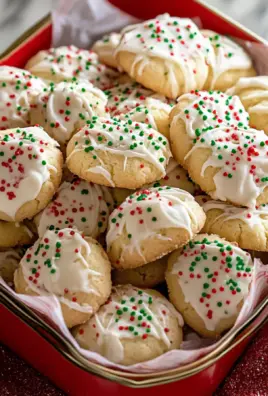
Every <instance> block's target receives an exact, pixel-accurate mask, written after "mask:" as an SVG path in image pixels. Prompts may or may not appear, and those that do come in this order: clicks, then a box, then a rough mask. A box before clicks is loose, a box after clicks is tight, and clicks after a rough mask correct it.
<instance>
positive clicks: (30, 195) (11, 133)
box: [0, 127, 57, 219]
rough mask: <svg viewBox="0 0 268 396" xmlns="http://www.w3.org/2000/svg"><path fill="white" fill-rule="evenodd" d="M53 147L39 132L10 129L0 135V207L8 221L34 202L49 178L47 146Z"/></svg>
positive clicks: (53, 141)
mask: <svg viewBox="0 0 268 396" xmlns="http://www.w3.org/2000/svg"><path fill="white" fill-rule="evenodd" d="M51 146H54V147H56V146H57V142H56V141H55V140H53V139H51V138H50V137H49V136H48V134H47V133H46V132H44V131H43V129H41V128H38V127H29V128H21V129H10V130H7V131H2V132H1V134H0V147H1V148H0V158H1V161H0V169H1V180H0V208H1V211H2V212H4V213H5V214H6V215H7V216H9V217H10V218H11V219H15V215H16V212H17V210H18V209H19V208H20V207H21V206H22V205H23V204H25V203H26V202H29V201H31V200H34V199H35V198H36V197H37V196H38V194H39V192H40V190H41V188H42V186H43V184H44V183H45V182H46V181H47V180H49V178H50V173H49V171H50V169H52V170H55V169H54V168H52V167H51V166H50V164H49V156H48V154H47V150H46V148H47V147H51Z"/></svg>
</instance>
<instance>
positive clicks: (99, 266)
mask: <svg viewBox="0 0 268 396" xmlns="http://www.w3.org/2000/svg"><path fill="white" fill-rule="evenodd" d="M14 283H15V290H16V292H17V293H21V294H28V295H31V296H36V295H40V296H48V295H54V296H56V297H57V299H58V300H59V302H60V304H61V309H62V314H63V318H64V321H65V323H66V325H67V326H68V327H73V326H75V325H78V324H80V323H83V322H85V321H86V320H88V319H89V318H90V317H91V316H92V315H93V314H94V313H95V312H96V311H97V310H98V309H99V307H100V306H101V305H102V304H104V302H105V301H106V300H107V298H108V297H109V295H110V293H111V265H110V262H109V260H108V258H107V255H106V253H105V251H104V250H103V249H102V247H101V246H100V245H99V244H98V242H97V241H95V240H94V239H92V238H90V237H85V238H83V237H82V236H81V235H80V233H79V232H77V231H74V230H72V229H70V228H64V229H63V230H60V231H50V230H47V231H46V232H45V234H44V236H43V237H42V238H40V239H39V240H38V241H36V242H35V244H34V245H33V246H32V247H31V248H30V249H28V250H27V252H26V253H25V255H24V257H23V258H22V260H21V262H20V265H19V268H18V270H17V271H16V272H15V276H14Z"/></svg>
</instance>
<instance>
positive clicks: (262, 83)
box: [227, 76, 268, 135]
mask: <svg viewBox="0 0 268 396" xmlns="http://www.w3.org/2000/svg"><path fill="white" fill-rule="evenodd" d="M227 93H228V94H229V95H238V96H239V98H240V100H241V102H242V103H243V105H244V106H245V108H246V110H247V112H248V113H249V116H250V119H249V123H250V125H251V126H252V127H253V128H256V129H260V130H264V132H265V133H266V135H267V134H268V76H256V77H248V78H246V77H245V78H240V79H239V80H238V81H237V83H236V84H235V85H234V86H233V87H232V88H230V89H228V91H227Z"/></svg>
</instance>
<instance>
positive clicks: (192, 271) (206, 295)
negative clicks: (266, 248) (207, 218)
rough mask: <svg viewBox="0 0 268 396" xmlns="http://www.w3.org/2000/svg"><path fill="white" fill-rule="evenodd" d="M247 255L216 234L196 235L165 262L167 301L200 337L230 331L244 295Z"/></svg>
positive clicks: (247, 282) (248, 273)
mask: <svg viewBox="0 0 268 396" xmlns="http://www.w3.org/2000/svg"><path fill="white" fill-rule="evenodd" d="M252 271H253V262H252V259H251V257H250V254H249V253H247V252H244V251H243V250H242V249H240V248H239V247H238V246H236V245H235V244H232V243H230V242H227V241H225V240H224V239H221V238H220V237H219V236H218V235H207V234H200V235H198V236H197V237H195V238H194V240H192V241H191V242H190V243H189V244H188V245H186V246H184V248H183V249H181V250H178V251H176V252H174V253H173V254H172V255H171V256H170V258H169V260H168V270H167V272H166V281H167V284H168V289H169V297H170V301H171V302H172V303H173V304H174V305H175V307H176V308H177V310H178V311H179V312H180V313H181V314H182V316H183V318H184V320H185V322H186V323H187V324H188V325H189V326H190V327H192V328H193V329H194V330H195V331H196V332H198V333H199V334H200V335H202V336H204V337H211V338H214V337H218V336H219V335H220V334H221V333H222V332H224V331H226V330H228V329H230V328H231V327H232V326H233V324H234V323H235V320H236V318H237V316H238V314H239V311H240V309H241V307H242V305H243V302H244V300H245V298H246V297H247V295H248V292H249V288H250V284H251V275H252Z"/></svg>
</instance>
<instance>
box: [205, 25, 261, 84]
mask: <svg viewBox="0 0 268 396" xmlns="http://www.w3.org/2000/svg"><path fill="white" fill-rule="evenodd" d="M201 33H202V34H203V35H204V36H205V37H207V38H208V39H209V40H210V42H211V44H212V46H213V49H214V52H215V58H214V62H213V63H212V64H211V65H210V72H209V76H208V79H207V82H206V84H205V88H206V89H214V90H220V91H223V92H225V91H226V89H227V88H230V87H232V86H233V85H234V84H235V83H236V81H237V80H239V78H240V77H249V76H255V75H256V71H255V69H254V67H253V62H252V59H251V58H250V56H249V55H248V54H247V53H246V51H245V50H244V49H243V48H242V47H241V46H240V45H239V44H237V43H236V42H235V41H234V40H231V39H230V38H228V37H227V36H223V35H221V34H218V33H216V32H213V31H212V30H201Z"/></svg>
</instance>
